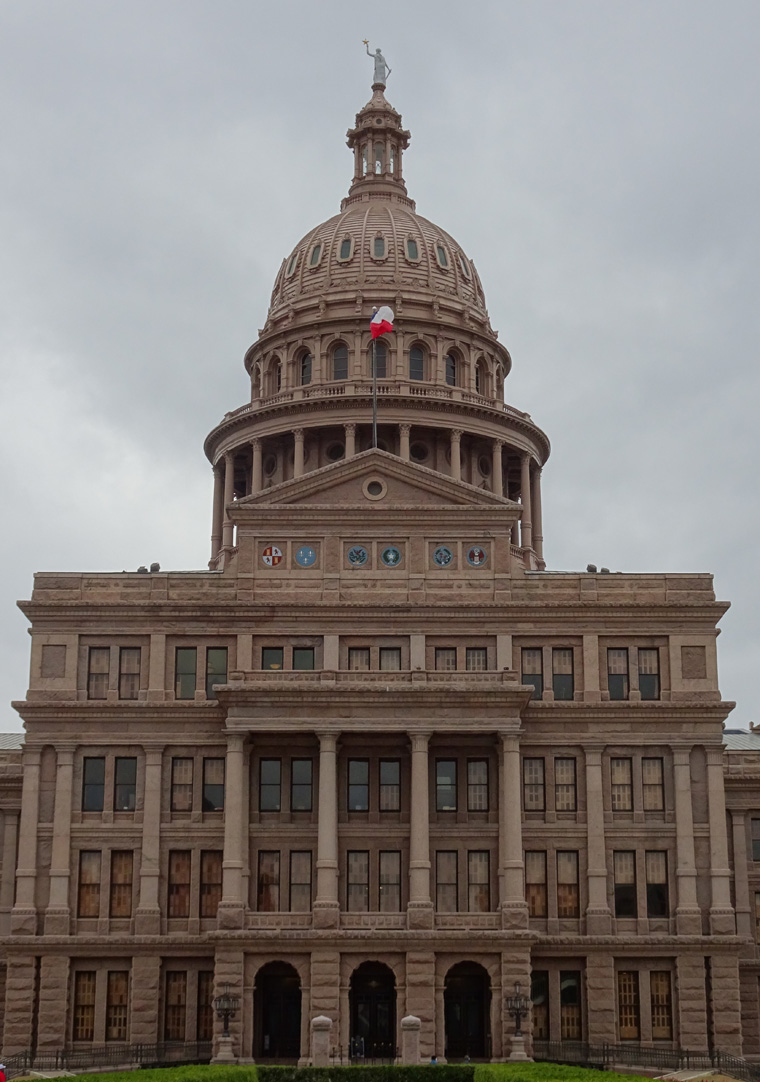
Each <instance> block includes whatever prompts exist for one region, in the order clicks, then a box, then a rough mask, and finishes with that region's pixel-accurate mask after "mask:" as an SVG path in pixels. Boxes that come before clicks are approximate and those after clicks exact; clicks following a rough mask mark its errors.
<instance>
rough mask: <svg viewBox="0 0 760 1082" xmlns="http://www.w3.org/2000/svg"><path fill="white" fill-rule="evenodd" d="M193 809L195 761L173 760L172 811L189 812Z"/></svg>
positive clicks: (186, 759)
mask: <svg viewBox="0 0 760 1082" xmlns="http://www.w3.org/2000/svg"><path fill="white" fill-rule="evenodd" d="M192 809H193V760H192V759H189V758H184V757H183V758H174V759H172V793H171V810H172V811H173V812H189V811H192Z"/></svg>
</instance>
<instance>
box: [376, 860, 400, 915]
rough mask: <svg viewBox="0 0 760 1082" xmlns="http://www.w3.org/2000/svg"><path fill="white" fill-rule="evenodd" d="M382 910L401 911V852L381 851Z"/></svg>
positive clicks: (385, 911)
mask: <svg viewBox="0 0 760 1082" xmlns="http://www.w3.org/2000/svg"><path fill="white" fill-rule="evenodd" d="M380 912H381V913H400V912H401V853H398V852H396V851H395V850H383V851H381V853H380Z"/></svg>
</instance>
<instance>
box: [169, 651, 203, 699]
mask: <svg viewBox="0 0 760 1082" xmlns="http://www.w3.org/2000/svg"><path fill="white" fill-rule="evenodd" d="M197 679H198V651H197V649H196V648H195V647H194V646H178V647H177V650H176V653H175V655H174V697H175V699H194V698H195V685H196V682H197Z"/></svg>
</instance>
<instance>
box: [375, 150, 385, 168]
mask: <svg viewBox="0 0 760 1082" xmlns="http://www.w3.org/2000/svg"><path fill="white" fill-rule="evenodd" d="M384 157H385V147H384V146H383V144H382V143H375V172H376V173H377V174H380V173H382V172H383V158H384Z"/></svg>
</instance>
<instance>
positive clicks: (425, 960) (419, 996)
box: [406, 951, 443, 1063]
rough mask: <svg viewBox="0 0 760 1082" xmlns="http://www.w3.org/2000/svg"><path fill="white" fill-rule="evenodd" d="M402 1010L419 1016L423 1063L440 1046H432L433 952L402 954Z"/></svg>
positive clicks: (433, 1033)
mask: <svg viewBox="0 0 760 1082" xmlns="http://www.w3.org/2000/svg"><path fill="white" fill-rule="evenodd" d="M406 1013H407V1014H412V1015H415V1016H416V1017H417V1018H419V1020H420V1023H421V1026H420V1059H421V1061H422V1062H423V1063H426V1062H427V1061H429V1059H430V1057H431V1056H432V1055H434V1054H435V1053H436V1051H438V1052H439V1053H440V1054H441V1055H442V1054H443V1047H441V1048H439V1049H436V1046H435V954H434V953H433V952H432V951H409V953H408V954H407V956H406Z"/></svg>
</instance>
